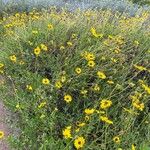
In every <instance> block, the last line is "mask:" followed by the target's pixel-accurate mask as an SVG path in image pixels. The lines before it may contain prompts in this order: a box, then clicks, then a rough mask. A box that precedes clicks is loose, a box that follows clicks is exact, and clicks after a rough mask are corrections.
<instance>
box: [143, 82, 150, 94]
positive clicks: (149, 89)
mask: <svg viewBox="0 0 150 150" xmlns="http://www.w3.org/2000/svg"><path fill="white" fill-rule="evenodd" d="M141 85H142V88H143V89H144V90H145V91H146V92H147V93H148V94H150V87H149V86H148V85H146V84H144V83H142V84H141Z"/></svg>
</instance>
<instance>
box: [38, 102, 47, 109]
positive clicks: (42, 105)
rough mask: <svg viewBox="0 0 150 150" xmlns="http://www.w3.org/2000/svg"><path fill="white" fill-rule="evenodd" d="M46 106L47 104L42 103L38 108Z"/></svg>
mask: <svg viewBox="0 0 150 150" xmlns="http://www.w3.org/2000/svg"><path fill="white" fill-rule="evenodd" d="M45 105H46V102H41V103H40V104H39V105H38V108H42V107H44V106H45Z"/></svg>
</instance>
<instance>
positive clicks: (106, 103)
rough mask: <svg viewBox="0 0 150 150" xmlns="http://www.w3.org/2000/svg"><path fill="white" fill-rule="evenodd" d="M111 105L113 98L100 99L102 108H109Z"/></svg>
mask: <svg viewBox="0 0 150 150" xmlns="http://www.w3.org/2000/svg"><path fill="white" fill-rule="evenodd" d="M111 105H112V101H111V100H107V99H103V100H101V101H100V108H102V109H106V108H109V107H110V106H111Z"/></svg>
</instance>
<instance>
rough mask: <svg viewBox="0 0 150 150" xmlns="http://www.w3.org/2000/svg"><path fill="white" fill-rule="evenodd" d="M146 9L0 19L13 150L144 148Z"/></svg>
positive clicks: (148, 79)
mask: <svg viewBox="0 0 150 150" xmlns="http://www.w3.org/2000/svg"><path fill="white" fill-rule="evenodd" d="M148 18H149V12H143V13H142V14H140V15H138V14H137V15H135V16H133V17H131V16H129V15H128V14H126V13H123V14H122V13H119V12H115V13H114V12H112V11H109V10H98V11H90V10H87V11H80V10H76V11H75V12H68V11H65V10H64V9H62V10H60V9H59V10H57V9H56V8H51V9H50V10H43V11H36V10H33V11H31V12H29V13H24V12H23V13H16V14H14V15H11V16H9V15H7V16H5V17H3V18H2V19H1V20H0V35H1V36H0V49H1V53H0V72H1V76H2V77H3V82H1V93H0V94H1V97H2V98H3V100H4V102H5V104H6V105H7V107H8V108H9V109H10V110H11V111H12V112H14V113H15V114H16V116H17V120H12V122H13V124H15V125H16V127H17V128H19V129H20V132H19V133H18V136H17V137H16V136H15V135H12V136H10V137H9V140H10V142H11V143H12V146H13V147H14V149H15V150H21V149H22V150H23V149H27V150H36V149H39V150H63V149H66V150H73V149H80V148H81V149H85V150H98V149H101V150H116V149H117V150H128V149H132V150H135V149H137V150H138V149H140V150H143V149H144V150H146V148H147V149H149V148H148V142H149V141H150V126H149V123H150V102H149V99H150V85H149V84H150V43H149V41H150V34H149V30H150V26H149V20H148Z"/></svg>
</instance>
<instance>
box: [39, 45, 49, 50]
mask: <svg viewBox="0 0 150 150" xmlns="http://www.w3.org/2000/svg"><path fill="white" fill-rule="evenodd" d="M40 46H41V49H42V50H44V51H47V50H48V48H47V46H46V45H45V44H41V45H40Z"/></svg>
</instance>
